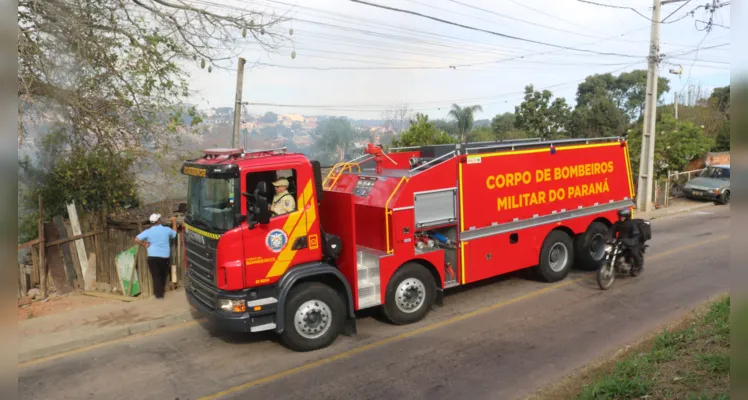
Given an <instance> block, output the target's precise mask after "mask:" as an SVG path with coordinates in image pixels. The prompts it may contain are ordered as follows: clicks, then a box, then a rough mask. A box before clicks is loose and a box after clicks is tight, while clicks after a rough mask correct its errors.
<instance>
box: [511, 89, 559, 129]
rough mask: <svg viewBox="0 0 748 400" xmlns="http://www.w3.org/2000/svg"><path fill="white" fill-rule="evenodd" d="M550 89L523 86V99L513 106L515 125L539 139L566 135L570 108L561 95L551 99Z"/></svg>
mask: <svg viewBox="0 0 748 400" xmlns="http://www.w3.org/2000/svg"><path fill="white" fill-rule="evenodd" d="M552 97H553V93H551V91H550V90H543V91H542V92H538V91H535V89H534V87H533V85H528V86H525V99H524V101H523V102H522V103H521V104H520V105H519V106H516V107H514V110H515V111H514V114H515V118H516V120H515V126H516V127H517V128H519V129H522V130H525V131H528V132H530V133H531V134H533V135H536V136H538V137H539V138H541V139H553V138H557V137H562V136H564V135H566V127H567V125H568V123H569V119H570V117H571V110H570V109H569V106H568V105H567V104H566V100H565V99H564V98H563V97H558V98H556V99H554V100H553V101H551V98H552Z"/></svg>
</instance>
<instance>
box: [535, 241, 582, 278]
mask: <svg viewBox="0 0 748 400" xmlns="http://www.w3.org/2000/svg"><path fill="white" fill-rule="evenodd" d="M572 260H574V247H573V245H572V241H571V238H570V237H569V235H567V234H566V233H565V232H562V231H551V233H549V234H548V236H547V237H546V238H545V241H544V242H543V247H542V248H541V249H540V260H538V261H539V264H538V265H537V266H536V267H535V272H536V273H537V274H538V276H539V277H540V278H541V279H542V280H544V281H546V282H557V281H560V280H562V279H564V278H566V275H568V274H569V269H571V265H572V264H573V261H572Z"/></svg>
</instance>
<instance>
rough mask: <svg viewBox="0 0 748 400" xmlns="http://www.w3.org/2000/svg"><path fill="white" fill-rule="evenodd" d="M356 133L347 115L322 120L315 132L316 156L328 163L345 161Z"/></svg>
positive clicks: (322, 161)
mask: <svg viewBox="0 0 748 400" xmlns="http://www.w3.org/2000/svg"><path fill="white" fill-rule="evenodd" d="M355 135H356V132H355V131H354V130H353V127H352V126H351V123H350V122H349V121H348V120H347V119H346V118H345V117H334V118H328V119H325V120H322V121H321V122H320V123H319V124H318V125H317V128H316V129H315V130H314V133H313V136H314V137H315V142H314V151H315V156H314V158H316V159H318V160H319V161H320V162H321V163H324V164H327V165H332V164H335V163H337V162H340V161H343V158H344V157H345V154H346V153H347V152H348V150H349V149H350V147H351V143H352V142H353V138H354V137H355Z"/></svg>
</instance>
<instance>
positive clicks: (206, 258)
mask: <svg viewBox="0 0 748 400" xmlns="http://www.w3.org/2000/svg"><path fill="white" fill-rule="evenodd" d="M204 239H205V240H204V244H202V243H196V242H194V241H187V242H186V243H185V250H186V253H187V260H186V261H187V277H188V282H189V284H188V288H187V289H188V290H190V291H191V293H192V294H193V295H194V296H195V297H196V298H197V299H198V300H200V302H202V303H204V304H205V305H206V306H207V307H209V308H214V307H215V304H216V294H217V293H218V288H217V287H216V280H215V275H216V249H217V247H218V241H217V240H213V239H209V238H207V237H205V238H204Z"/></svg>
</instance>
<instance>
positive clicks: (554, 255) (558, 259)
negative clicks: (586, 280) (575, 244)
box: [548, 243, 569, 272]
mask: <svg viewBox="0 0 748 400" xmlns="http://www.w3.org/2000/svg"><path fill="white" fill-rule="evenodd" d="M568 258H569V251H568V250H567V249H566V246H564V245H563V244H562V243H556V244H554V245H553V247H551V251H550V254H549V255H548V261H549V264H550V267H551V269H552V270H553V271H554V272H560V271H562V270H563V269H564V268H565V267H566V263H567V261H568Z"/></svg>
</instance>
